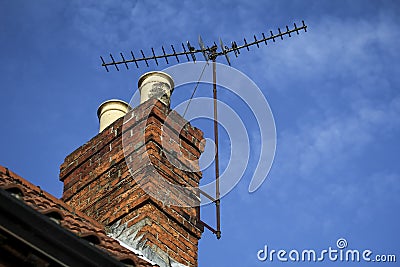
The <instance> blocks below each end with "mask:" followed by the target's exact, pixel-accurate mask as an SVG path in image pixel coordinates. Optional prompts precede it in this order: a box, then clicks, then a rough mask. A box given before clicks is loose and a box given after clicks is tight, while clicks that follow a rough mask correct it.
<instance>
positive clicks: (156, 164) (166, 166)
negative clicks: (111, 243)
mask: <svg viewBox="0 0 400 267" xmlns="http://www.w3.org/2000/svg"><path fill="white" fill-rule="evenodd" d="M139 90H140V91H141V99H142V101H141V104H140V105H139V106H138V107H136V108H134V109H132V110H129V111H128V112H127V114H126V115H125V120H124V119H123V118H119V119H117V120H116V121H114V122H112V123H111V124H110V127H108V128H106V129H104V127H101V128H103V131H101V132H100V133H99V134H98V135H97V136H95V137H93V138H92V139H91V140H90V141H88V142H87V143H86V144H84V145H82V146H81V147H80V148H78V149H77V150H75V151H74V152H72V153H71V154H70V155H69V156H67V157H66V158H65V161H64V163H63V164H62V165H61V167H60V180H61V181H62V182H63V183H64V191H63V196H62V199H63V200H64V201H65V202H66V203H68V204H69V205H71V206H72V207H75V208H76V209H77V210H79V211H82V212H84V213H86V214H87V215H89V216H91V217H92V218H94V219H95V220H97V221H98V222H100V223H102V224H103V225H104V227H105V229H106V231H107V232H108V234H109V236H111V237H113V238H115V239H117V240H118V241H120V242H123V243H125V244H127V245H128V246H129V247H132V248H134V249H136V250H139V251H141V252H142V253H143V254H144V255H145V256H146V257H147V258H148V259H150V260H152V261H154V262H155V263H157V264H158V265H159V266H160V267H171V266H176V267H183V266H190V267H196V266H198V264H197V253H198V241H199V239H200V238H201V234H202V232H203V225H202V223H201V222H200V220H199V217H200V214H199V207H198V205H199V204H200V196H199V193H198V191H196V190H192V193H191V194H192V195H193V197H192V198H193V201H194V203H195V204H197V206H196V205H193V206H189V207H182V206H173V205H170V204H168V205H166V204H164V203H165V202H164V201H162V200H160V198H157V197H155V196H154V195H152V194H147V192H149V191H148V190H156V191H157V192H158V191H160V192H161V193H162V192H163V190H162V189H163V188H164V187H165V185H166V184H168V183H170V184H175V185H178V186H181V187H183V188H196V187H198V185H199V182H200V179H201V176H202V173H201V171H200V168H199V165H198V159H199V157H200V155H201V153H202V152H203V150H204V142H203V133H202V131H200V130H199V129H197V128H195V127H193V126H191V125H190V124H189V123H188V122H187V121H186V120H185V119H184V118H182V117H181V116H180V115H179V114H178V113H176V112H175V111H172V110H170V108H169V103H170V100H169V97H170V95H171V92H172V90H173V81H172V78H171V77H170V76H169V75H167V74H164V73H160V72H153V73H147V74H145V75H143V76H142V77H141V78H140V81H139ZM112 103H113V104H110V108H109V109H110V110H121V109H122V108H116V107H115V106H114V104H115V103H114V102H112ZM118 105H122V106H125V105H124V104H121V102H119V103H118V104H117V106H118ZM107 106H108V104H107V105H106V104H104V105H103V104H102V105H101V106H100V108H99V110H101V111H99V114H106V113H104V112H103V111H104V110H106V109H107ZM119 112H122V113H123V111H119ZM122 113H120V115H121V114H122ZM103 116H104V115H103ZM118 116H119V115H118ZM118 116H115V117H113V118H116V117H118ZM100 117H101V118H102V116H100ZM110 117H111V116H110ZM101 118H100V121H101V120H102V119H101ZM112 120H113V119H112ZM160 177H161V179H160ZM141 181H146V182H144V183H143V182H141ZM163 197H164V199H173V200H175V201H171V202H169V203H179V202H180V200H181V199H182V198H184V197H182V191H171V192H168V193H167V194H165V195H164V196H163ZM186 198H187V196H186Z"/></svg>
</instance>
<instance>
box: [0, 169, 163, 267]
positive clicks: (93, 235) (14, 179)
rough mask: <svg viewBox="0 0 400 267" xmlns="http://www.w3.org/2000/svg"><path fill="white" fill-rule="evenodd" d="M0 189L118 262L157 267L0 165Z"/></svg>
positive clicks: (93, 223) (71, 208)
mask: <svg viewBox="0 0 400 267" xmlns="http://www.w3.org/2000/svg"><path fill="white" fill-rule="evenodd" d="M0 188H2V189H3V190H5V191H7V192H8V193H9V194H10V195H13V196H15V197H16V199H18V200H19V201H20V202H21V203H23V204H24V205H26V206H28V207H30V208H32V209H33V210H34V212H37V213H40V214H42V215H46V216H47V217H49V218H50V220H52V221H53V222H55V223H54V225H56V227H58V228H60V229H61V230H62V229H64V230H67V231H68V232H71V233H73V234H75V235H76V237H77V238H78V239H81V240H86V241H88V242H90V244H92V245H94V247H96V248H97V249H99V250H101V251H102V252H103V253H104V254H106V255H109V256H111V257H113V258H114V259H117V260H118V261H119V262H122V263H125V264H129V265H133V266H144V267H150V266H157V265H155V264H153V263H151V262H150V261H149V260H147V259H145V258H144V257H143V255H140V252H137V251H135V252H134V251H131V250H129V249H127V248H126V247H124V246H123V245H124V244H121V243H120V242H119V241H117V240H115V239H113V238H111V237H109V236H107V234H106V231H105V229H104V226H103V225H102V224H100V223H98V222H96V221H95V220H93V219H92V218H90V217H88V216H87V215H85V214H84V213H82V212H80V211H78V210H75V209H74V208H73V207H71V206H69V205H67V204H66V203H64V202H63V201H62V200H60V199H57V198H56V197H54V196H53V195H51V194H49V193H47V192H45V191H43V190H42V189H41V188H40V187H39V186H35V185H33V184H31V183H30V182H28V181H27V180H25V179H23V178H22V177H20V176H19V175H17V174H15V173H14V172H12V171H10V170H8V169H7V168H5V167H3V166H0Z"/></svg>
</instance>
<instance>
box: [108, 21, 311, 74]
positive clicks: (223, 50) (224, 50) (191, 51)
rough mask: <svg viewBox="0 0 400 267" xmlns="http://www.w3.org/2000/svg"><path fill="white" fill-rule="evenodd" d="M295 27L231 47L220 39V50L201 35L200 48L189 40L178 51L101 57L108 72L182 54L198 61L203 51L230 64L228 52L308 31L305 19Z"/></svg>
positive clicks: (163, 50)
mask: <svg viewBox="0 0 400 267" xmlns="http://www.w3.org/2000/svg"><path fill="white" fill-rule="evenodd" d="M293 25H294V27H293V29H289V27H288V26H286V31H284V32H282V31H281V29H280V28H278V33H277V34H273V32H272V31H270V33H271V35H270V36H265V34H264V33H262V38H261V39H257V37H256V35H254V41H252V42H247V40H246V39H245V38H244V39H243V40H244V44H242V45H237V43H236V42H235V41H233V42H232V43H231V47H228V46H224V45H222V41H220V43H221V47H220V50H218V49H217V48H216V47H215V46H216V45H215V43H214V45H213V46H211V47H206V46H204V44H203V41H202V39H201V37H199V45H200V48H199V49H197V48H195V47H193V46H191V45H190V43H189V42H187V47H185V45H184V44H183V43H182V48H183V51H176V50H175V48H174V46H173V45H171V49H172V52H171V53H166V51H165V49H164V47H163V46H162V47H161V48H162V54H159V55H157V54H156V53H155V51H154V49H153V48H151V53H152V55H151V56H146V55H145V53H144V52H143V50H140V52H141V54H142V57H141V58H135V56H134V54H133V52H132V51H130V52H131V53H130V54H131V58H127V57H125V56H124V54H123V53H120V58H121V59H120V60H115V59H114V57H113V55H112V54H110V59H111V60H110V61H108V62H105V61H104V59H103V57H100V58H101V61H102V64H101V65H102V66H103V67H104V68H105V69H106V71H107V72H109V68H108V67H109V66H114V67H115V69H116V70H117V71H119V68H118V65H122V64H123V65H125V67H126V69H129V67H128V64H130V63H135V65H136V67H137V68H139V65H138V62H141V61H144V62H145V64H146V66H147V67H148V66H149V63H148V61H154V62H155V63H156V65H158V63H159V61H158V59H165V61H166V63H167V64H169V61H168V58H171V57H175V59H176V61H177V62H178V63H179V62H180V60H179V57H180V56H185V57H186V59H187V61H193V62H196V56H195V54H197V53H201V54H203V56H204V58H205V59H206V61H208V60H212V59H213V58H216V57H218V56H222V55H224V56H225V57H226V59H227V62H228V64H229V65H230V61H229V58H228V53H230V52H233V53H234V54H235V56H236V57H237V56H238V55H239V54H240V50H241V49H244V48H246V49H247V50H248V51H250V47H251V46H254V45H256V46H257V47H260V43H264V44H265V45H267V43H268V41H271V40H272V41H273V42H275V39H278V38H280V39H281V40H283V37H284V36H285V35H288V36H289V37H291V36H292V35H291V34H292V33H297V34H299V31H301V30H303V31H304V32H307V25H305V23H304V21H302V26H300V27H298V26H297V25H296V23H294V24H293ZM186 48H187V49H186Z"/></svg>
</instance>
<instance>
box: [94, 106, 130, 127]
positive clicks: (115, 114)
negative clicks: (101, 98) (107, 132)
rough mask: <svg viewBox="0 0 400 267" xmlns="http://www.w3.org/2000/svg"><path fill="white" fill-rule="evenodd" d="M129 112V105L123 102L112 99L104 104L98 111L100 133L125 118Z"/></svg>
mask: <svg viewBox="0 0 400 267" xmlns="http://www.w3.org/2000/svg"><path fill="white" fill-rule="evenodd" d="M129 110H130V106H129V104H128V103H126V102H125V101H122V100H118V99H111V100H107V101H105V102H103V103H102V104H101V105H100V106H99V108H98V109H97V117H99V122H100V129H99V133H101V132H102V131H103V130H104V129H105V128H107V127H108V126H109V125H110V124H112V123H113V122H114V121H116V120H118V119H119V118H121V117H123V116H125V114H126V113H128V111H129Z"/></svg>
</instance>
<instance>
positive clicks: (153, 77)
mask: <svg viewBox="0 0 400 267" xmlns="http://www.w3.org/2000/svg"><path fill="white" fill-rule="evenodd" d="M138 88H139V91H140V104H142V103H144V102H145V101H147V100H149V99H150V98H156V99H158V100H160V101H161V102H162V103H164V104H165V105H166V106H167V107H168V108H169V107H170V103H171V94H172V91H173V90H174V81H173V79H172V77H171V76H170V75H168V74H167V73H165V72H160V71H151V72H147V73H145V74H143V75H142V76H140V78H139V81H138Z"/></svg>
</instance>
